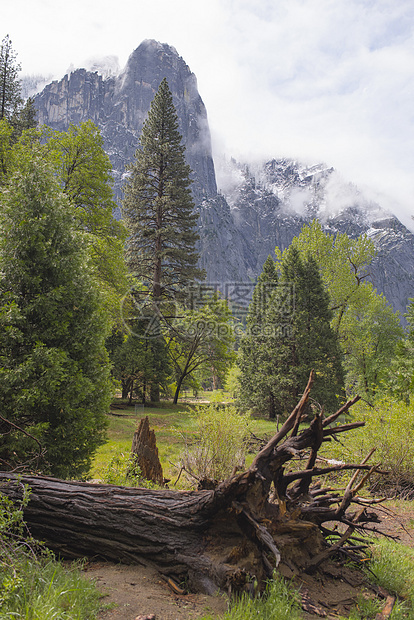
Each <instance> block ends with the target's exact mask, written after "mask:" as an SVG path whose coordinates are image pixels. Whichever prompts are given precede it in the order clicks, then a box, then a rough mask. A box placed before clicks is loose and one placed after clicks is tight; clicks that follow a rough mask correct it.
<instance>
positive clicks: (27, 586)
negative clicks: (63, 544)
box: [0, 488, 100, 620]
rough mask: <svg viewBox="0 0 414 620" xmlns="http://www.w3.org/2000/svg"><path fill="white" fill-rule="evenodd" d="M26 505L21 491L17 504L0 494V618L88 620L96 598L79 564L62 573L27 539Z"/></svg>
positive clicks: (27, 495) (25, 495)
mask: <svg viewBox="0 0 414 620" xmlns="http://www.w3.org/2000/svg"><path fill="white" fill-rule="evenodd" d="M29 500H30V492H29V490H28V489H27V488H26V489H24V492H23V499H22V500H21V501H20V502H17V503H13V502H12V501H11V500H10V499H9V498H7V497H6V496H4V495H0V584H1V588H0V618H1V619H2V620H6V619H10V620H11V619H12V618H25V619H27V620H38V619H39V618H41V619H42V620H67V619H69V618H70V619H71V620H84V618H88V619H90V620H93V618H96V616H97V612H98V610H99V598H100V594H99V593H98V591H97V590H96V588H95V586H94V585H93V584H92V583H91V582H90V581H87V580H85V579H84V578H83V577H82V575H81V570H80V569H81V565H80V564H79V563H77V564H73V565H71V566H69V565H68V566H67V567H65V568H64V567H63V566H62V565H61V564H60V563H59V562H56V560H55V559H54V557H53V554H52V553H51V552H50V551H48V550H47V549H45V548H43V547H42V546H41V545H40V544H39V543H37V542H36V541H35V540H33V539H32V538H31V537H30V536H29V534H28V532H27V530H26V525H25V522H24V520H23V509H24V507H25V506H27V503H28V501H29Z"/></svg>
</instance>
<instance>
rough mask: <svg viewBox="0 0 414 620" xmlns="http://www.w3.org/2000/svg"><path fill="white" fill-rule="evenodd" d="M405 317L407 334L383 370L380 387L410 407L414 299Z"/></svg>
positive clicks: (413, 386)
mask: <svg viewBox="0 0 414 620" xmlns="http://www.w3.org/2000/svg"><path fill="white" fill-rule="evenodd" d="M404 316H405V317H406V319H407V323H408V327H407V332H406V334H405V337H404V338H402V339H401V340H399V341H398V342H397V344H396V345H395V352H394V357H393V358H392V360H391V363H388V364H387V365H386V366H385V369H384V370H383V375H384V379H383V383H382V385H381V386H380V387H381V391H382V392H385V393H389V394H391V395H392V396H394V397H395V398H397V399H398V400H400V401H402V402H404V403H405V404H407V405H409V404H410V402H411V403H412V400H413V395H414V299H409V304H408V307H407V312H406V314H405V315H404ZM387 361H388V362H389V360H387Z"/></svg>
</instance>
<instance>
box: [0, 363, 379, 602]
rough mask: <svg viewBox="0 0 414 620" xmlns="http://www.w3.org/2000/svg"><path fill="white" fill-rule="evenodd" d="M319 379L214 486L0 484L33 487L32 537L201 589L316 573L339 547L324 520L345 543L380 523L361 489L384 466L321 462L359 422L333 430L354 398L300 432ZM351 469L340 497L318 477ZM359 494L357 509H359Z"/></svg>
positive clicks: (4, 479)
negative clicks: (296, 462)
mask: <svg viewBox="0 0 414 620" xmlns="http://www.w3.org/2000/svg"><path fill="white" fill-rule="evenodd" d="M312 381H313V375H311V377H310V380H309V382H308V385H307V387H306V390H305V392H304V394H303V396H302V398H301V400H300V402H299V403H298V405H297V406H296V407H295V409H294V410H293V412H292V414H291V415H290V416H289V418H288V419H287V420H286V422H285V423H284V425H283V426H282V428H281V429H280V430H279V431H278V432H277V433H276V434H275V435H274V436H273V437H272V439H271V440H270V441H269V442H268V443H267V444H266V445H265V446H264V448H262V449H261V450H260V452H259V453H258V454H257V456H256V458H255V459H254V461H253V463H252V465H251V466H250V467H249V468H248V469H247V470H246V471H244V472H243V473H241V474H238V475H234V476H232V477H230V478H229V479H227V480H225V481H224V482H222V483H220V484H219V485H218V486H217V487H216V488H215V489H213V490H199V491H185V492H178V491H172V490H167V489H166V490H148V489H136V488H125V487H118V486H113V485H97V484H89V483H82V482H69V481H63V480H56V479H52V478H47V477H35V476H25V477H23V478H21V479H19V480H18V479H17V478H16V477H15V476H13V475H11V474H7V473H1V474H0V488H1V490H2V492H3V493H5V494H7V495H9V496H11V497H13V498H18V497H19V496H20V495H21V492H22V485H23V484H28V485H29V486H30V488H31V490H32V491H31V497H30V501H29V504H28V506H27V508H26V509H25V513H24V514H25V518H26V520H27V523H28V524H29V526H30V529H31V531H32V534H33V535H34V536H36V537H38V538H40V539H42V540H45V541H47V543H48V544H49V545H50V546H51V547H52V548H53V549H55V550H56V551H59V552H61V553H63V554H64V555H74V554H80V555H87V556H99V557H102V558H108V559H110V560H116V561H121V562H129V563H131V562H146V563H152V564H153V565H155V566H156V567H157V568H158V570H159V571H160V572H161V573H163V574H165V575H168V576H169V577H170V578H173V579H176V580H177V581H179V582H180V581H183V580H185V581H186V582H187V583H188V586H189V588H190V589H192V590H195V591H202V592H207V593H211V592H214V591H217V589H222V590H227V591H228V590H242V589H243V588H248V584H249V583H251V582H252V580H254V579H256V580H257V581H258V583H259V584H261V583H264V581H265V580H266V579H267V578H269V577H271V576H272V574H273V571H274V570H275V569H277V568H279V569H280V568H281V567H283V566H284V568H285V570H288V571H291V573H292V574H295V573H299V572H301V571H304V570H305V571H306V570H308V571H310V572H311V571H313V570H315V567H316V566H317V564H318V561H319V558H320V557H323V558H326V557H328V556H329V555H330V554H331V552H332V553H333V552H334V551H335V552H337V551H338V548H339V547H338V545H336V546H333V547H332V548H330V547H329V545H328V543H327V542H326V540H325V538H324V535H323V532H324V533H325V535H326V533H329V530H327V529H326V527H325V526H323V524H325V523H326V522H327V521H332V520H336V521H342V522H343V523H345V524H346V525H347V526H348V528H350V532H348V533H347V537H346V540H344V541H341V542H340V545H342V544H344V545H345V544H346V541H347V540H348V539H349V537H350V536H351V534H352V532H353V530H354V529H355V528H356V527H357V526H358V528H362V529H363V528H365V529H367V527H368V525H367V524H369V523H370V521H371V520H373V516H372V515H371V514H370V513H369V512H368V507H369V503H370V502H369V501H368V500H361V498H357V497H356V493H357V491H358V490H359V489H360V487H361V485H362V484H363V483H364V482H365V481H366V479H367V477H368V476H369V475H370V474H371V473H373V472H374V471H375V472H378V466H373V467H371V466H370V465H367V464H366V462H363V463H361V464H360V465H330V466H329V467H328V468H318V467H315V466H314V465H315V462H316V454H317V451H318V449H319V447H320V445H321V444H322V442H323V441H327V440H330V436H331V435H332V434H334V433H335V434H337V433H339V432H345V431H346V430H348V429H349V428H355V426H357V425H362V423H354V424H350V425H343V426H341V427H335V428H333V429H332V428H329V425H330V424H332V423H333V422H335V420H336V419H337V418H338V416H339V415H341V413H345V412H346V411H348V409H349V408H350V407H351V406H352V404H353V403H354V402H356V400H357V398H355V399H353V400H352V401H349V402H348V403H346V405H344V406H343V407H342V408H341V409H340V410H339V411H337V412H336V413H335V414H334V415H332V416H329V417H328V418H323V414H322V413H320V414H318V415H316V416H315V418H314V420H313V421H312V423H311V424H310V426H309V427H308V428H305V429H304V430H302V431H301V432H299V423H300V420H301V418H302V416H303V412H304V410H305V407H306V403H307V400H308V397H309V392H310V388H311V385H312ZM289 434H290V436H288V435H289ZM304 450H308V452H309V457H308V466H307V468H306V469H305V470H299V471H297V472H295V471H293V472H292V471H289V472H285V465H286V464H287V463H288V462H289V461H292V459H293V458H294V457H295V456H297V455H298V454H299V453H300V454H302V453H303V451H304ZM290 465H291V463H290ZM346 468H349V469H354V470H355V474H354V476H353V477H352V479H351V481H350V483H349V485H348V487H347V488H346V490H345V493H344V495H343V497H339V495H338V494H337V493H333V492H332V490H331V489H321V487H320V485H319V484H317V483H316V484H314V483H313V481H314V478H316V477H317V476H318V475H323V474H324V473H326V472H327V471H334V470H335V469H342V470H343V469H346ZM360 473H362V475H363V478H362V480H361V481H359V482H358V481H357V477H358V475H359V474H360ZM271 491H272V492H271ZM354 501H355V502H358V508H359V511H357V512H353V511H352V506H351V504H352V502H354ZM361 501H363V502H365V504H364V505H363V506H362V509H361ZM331 549H332V550H331ZM321 554H322V555H321Z"/></svg>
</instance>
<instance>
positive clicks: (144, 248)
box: [122, 78, 203, 303]
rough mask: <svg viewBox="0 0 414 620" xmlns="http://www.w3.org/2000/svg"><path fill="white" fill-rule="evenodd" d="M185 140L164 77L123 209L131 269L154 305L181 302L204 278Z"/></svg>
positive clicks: (151, 112)
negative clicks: (144, 286)
mask: <svg viewBox="0 0 414 620" xmlns="http://www.w3.org/2000/svg"><path fill="white" fill-rule="evenodd" d="M181 140H182V137H181V135H180V133H179V131H178V120H177V113H176V111H175V108H174V105H173V100H172V95H171V92H170V89H169V87H168V83H167V80H166V79H165V78H164V79H163V81H162V82H161V84H160V86H159V89H158V91H157V93H156V95H155V97H154V100H153V101H152V103H151V108H150V111H149V113H148V117H147V120H146V121H145V123H144V126H143V129H142V134H141V138H140V146H139V148H138V150H137V151H136V154H135V157H136V159H135V162H134V163H133V164H131V165H130V166H129V172H130V177H129V179H128V180H127V182H126V184H125V187H124V200H123V209H122V213H123V217H124V219H125V222H126V225H127V228H128V230H129V234H130V237H129V240H128V243H127V262H128V265H129V267H130V270H131V271H132V272H133V274H134V275H135V276H136V277H137V278H139V279H140V280H142V281H143V282H145V283H146V285H147V290H148V292H149V293H150V296H151V298H152V301H153V302H155V303H159V302H160V301H163V300H168V299H176V298H180V297H182V296H183V293H184V289H185V288H186V286H187V285H188V284H189V283H191V282H193V281H194V280H195V279H200V278H201V277H202V276H203V272H202V271H201V270H200V269H198V268H197V261H198V253H197V251H196V249H195V244H196V241H197V240H198V238H199V236H198V234H197V232H196V224H197V214H196V213H194V203H193V199H192V194H191V189H190V184H191V179H190V172H191V170H190V167H189V166H188V165H187V164H186V163H185V155H184V154H185V147H184V146H183V145H182V144H181Z"/></svg>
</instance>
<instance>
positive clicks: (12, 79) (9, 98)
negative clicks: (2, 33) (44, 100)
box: [0, 35, 23, 121]
mask: <svg viewBox="0 0 414 620" xmlns="http://www.w3.org/2000/svg"><path fill="white" fill-rule="evenodd" d="M20 69H21V67H20V64H19V63H18V62H17V55H16V53H15V52H14V50H13V47H12V42H11V40H10V37H9V35H7V36H6V37H5V38H4V39H3V41H2V42H1V47H0V120H2V119H6V120H9V121H11V120H12V118H13V116H14V115H15V114H16V113H17V111H18V110H19V109H20V107H21V106H22V104H23V99H22V97H21V84H20V81H19V79H18V74H19V71H20Z"/></svg>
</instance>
